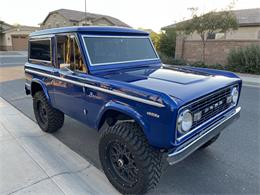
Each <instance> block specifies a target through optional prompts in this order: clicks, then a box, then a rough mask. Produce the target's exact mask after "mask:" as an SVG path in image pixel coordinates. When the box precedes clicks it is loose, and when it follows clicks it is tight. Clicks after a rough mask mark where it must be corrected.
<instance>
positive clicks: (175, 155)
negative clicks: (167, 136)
mask: <svg viewBox="0 0 260 195" xmlns="http://www.w3.org/2000/svg"><path fill="white" fill-rule="evenodd" d="M240 111H241V107H237V108H236V109H234V110H231V111H230V112H228V113H227V114H225V115H224V118H223V119H222V120H220V121H218V122H216V123H215V124H213V125H211V126H210V127H208V128H207V129H206V130H204V131H203V132H201V133H200V134H199V135H198V136H197V137H196V138H195V139H194V140H192V141H190V142H186V143H184V144H183V145H181V146H179V147H177V148H175V149H174V150H173V151H172V152H170V153H169V154H168V158H167V161H168V162H169V164H170V165H173V164H176V163H178V162H180V161H182V160H183V159H185V158H186V157H188V156H189V155H190V154H192V153H193V152H194V151H196V150H197V149H198V148H200V147H201V146H202V145H203V144H205V143H207V142H208V141H210V140H211V139H212V138H213V137H215V136H216V135H218V134H219V133H220V132H221V131H222V130H223V129H224V128H225V127H226V126H228V125H229V124H230V123H231V122H233V121H234V120H236V119H238V118H239V116H240Z"/></svg>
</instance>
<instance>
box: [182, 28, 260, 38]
mask: <svg viewBox="0 0 260 195" xmlns="http://www.w3.org/2000/svg"><path fill="white" fill-rule="evenodd" d="M259 32H260V26H258V27H239V28H238V29H237V30H235V31H230V32H227V33H225V35H224V38H223V37H222V36H219V38H220V37H221V38H220V39H226V40H241V39H245V40H255V39H260V37H259V38H258V33H259ZM222 34H223V33H222ZM186 39H187V40H201V38H200V36H199V35H198V34H197V33H193V34H191V35H189V36H187V38H186ZM217 39H218V38H217Z"/></svg>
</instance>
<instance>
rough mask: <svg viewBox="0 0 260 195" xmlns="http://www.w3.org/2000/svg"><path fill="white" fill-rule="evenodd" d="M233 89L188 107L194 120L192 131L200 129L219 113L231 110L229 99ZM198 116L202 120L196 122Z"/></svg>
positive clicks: (207, 97) (210, 96)
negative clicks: (200, 126) (199, 127)
mask: <svg viewBox="0 0 260 195" xmlns="http://www.w3.org/2000/svg"><path fill="white" fill-rule="evenodd" d="M232 88H233V86H232V87H227V88H224V89H221V90H218V91H215V92H214V93H212V94H210V95H208V96H206V97H204V98H202V99H200V100H198V101H196V102H194V103H191V104H190V105H188V106H187V107H186V108H188V109H189V110H190V111H191V113H192V114H193V118H194V121H193V125H192V128H191V129H194V128H196V127H198V126H199V125H201V124H203V123H205V122H206V121H208V120H209V119H211V118H213V117H214V116H216V115H218V114H219V113H221V112H223V111H225V110H227V109H228V108H230V107H231V106H232V102H230V101H228V97H230V94H231V89H232ZM196 114H197V115H200V118H199V119H198V120H196V121H195V118H196Z"/></svg>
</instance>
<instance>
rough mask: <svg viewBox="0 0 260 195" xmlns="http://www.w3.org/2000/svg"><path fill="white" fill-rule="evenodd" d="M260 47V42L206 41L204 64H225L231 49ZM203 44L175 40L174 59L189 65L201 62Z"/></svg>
mask: <svg viewBox="0 0 260 195" xmlns="http://www.w3.org/2000/svg"><path fill="white" fill-rule="evenodd" d="M251 44H257V45H260V40H208V41H207V42H206V46H205V63H206V64H227V56H228V53H229V52H230V50H231V49H234V48H240V47H246V46H249V45H251ZM202 53H203V44H202V42H201V41H197V40H183V39H182V40H177V41H176V52H175V58H182V59H184V60H186V61H187V62H189V63H192V62H197V61H201V60H202Z"/></svg>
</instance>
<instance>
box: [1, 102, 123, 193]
mask: <svg viewBox="0 0 260 195" xmlns="http://www.w3.org/2000/svg"><path fill="white" fill-rule="evenodd" d="M86 147H87V145H86ZM0 159H1V161H0V181H1V182H0V194H55V195H56V194H77V195H78V194H119V193H118V192H117V191H116V190H115V189H114V188H113V186H112V185H111V184H110V183H109V181H108V180H107V178H106V176H105V175H104V174H103V173H102V172H101V171H100V170H98V169H97V168H96V167H94V166H93V165H91V164H90V163H89V162H88V161H87V160H85V159H84V158H82V157H81V156H79V155H78V154H77V153H75V152H74V151H72V150H71V149H70V148H68V147H67V146H66V145H64V144H63V143H62V142H60V141H59V140H58V139H56V138H55V137H54V136H52V135H50V134H47V133H44V132H42V131H41V130H40V128H39V127H38V125H37V124H36V123H34V122H33V121H32V120H31V119H29V118H27V117H26V116H25V115H24V114H22V113H21V112H20V111H18V110H17V109H15V108H14V107H13V106H11V105H10V104H9V103H8V102H6V101H5V100H4V99H2V98H0Z"/></svg>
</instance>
